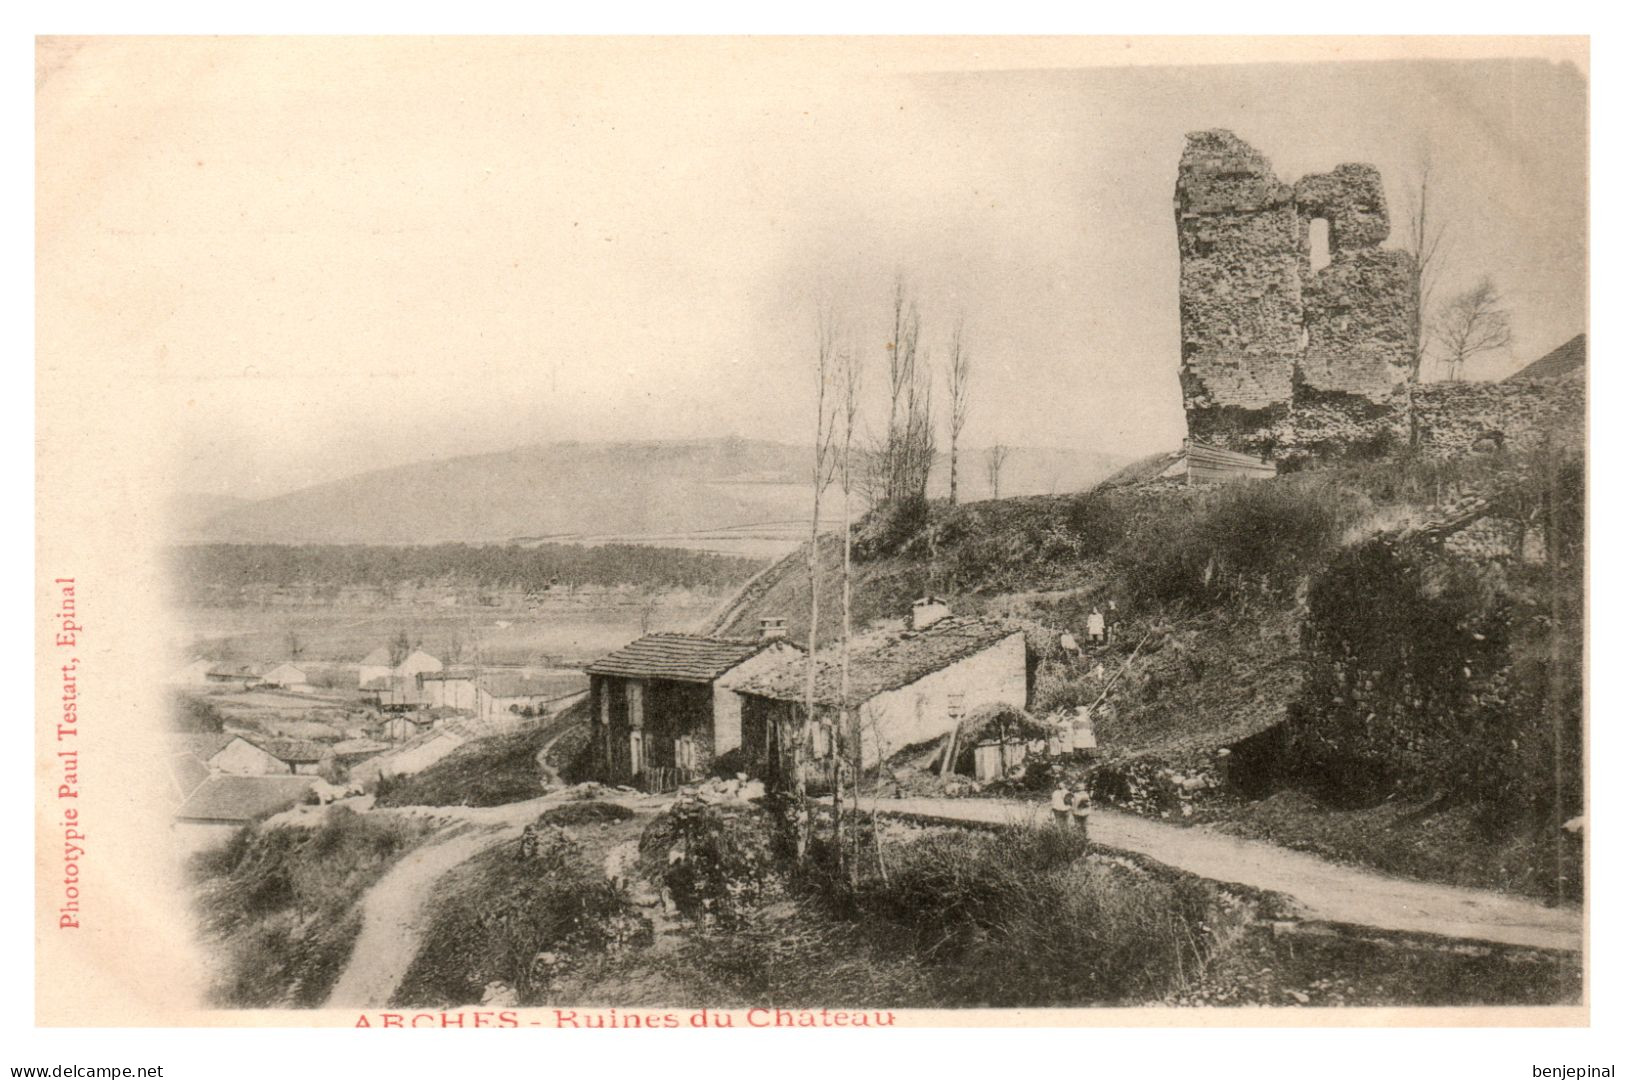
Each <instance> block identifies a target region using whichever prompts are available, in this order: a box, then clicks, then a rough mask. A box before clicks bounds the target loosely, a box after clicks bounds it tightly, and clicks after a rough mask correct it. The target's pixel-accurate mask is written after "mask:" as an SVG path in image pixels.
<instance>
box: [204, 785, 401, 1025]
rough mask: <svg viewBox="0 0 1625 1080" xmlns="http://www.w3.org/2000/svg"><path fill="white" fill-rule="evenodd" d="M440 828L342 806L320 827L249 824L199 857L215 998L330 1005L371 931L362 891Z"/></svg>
mask: <svg viewBox="0 0 1625 1080" xmlns="http://www.w3.org/2000/svg"><path fill="white" fill-rule="evenodd" d="M432 829H433V825H432V824H431V823H429V822H427V821H408V820H406V819H402V818H397V817H393V816H384V815H372V814H367V815H362V814H356V813H355V812H353V811H351V810H349V809H347V808H345V807H338V806H335V807H332V808H330V809H329V810H328V811H327V813H326V814H325V815H323V817H322V819H321V822H320V824H319V825H317V826H315V827H300V826H282V827H275V828H258V829H243V830H242V831H240V832H239V833H238V834H237V835H236V836H235V837H234V838H233V840H232V841H231V842H230V843H229V844H228V845H227V846H226V847H225V848H223V849H221V850H219V851H216V852H211V853H207V854H202V855H198V856H196V857H194V859H193V861H192V864H191V868H190V869H191V873H192V876H193V879H194V880H195V882H196V884H197V913H198V918H199V922H200V924H201V929H202V931H203V933H204V935H205V936H206V937H207V938H208V939H209V941H210V943H211V945H212V946H213V950H214V953H215V955H216V956H217V957H218V959H219V964H218V967H217V969H216V971H215V978H214V982H213V985H212V986H211V987H210V988H209V991H208V1000H209V1003H210V1004H212V1005H215V1006H219V1007H227V1008H274V1007H306V1008H309V1007H315V1006H318V1005H321V1004H322V1003H323V1002H324V1001H325V1000H326V999H327V995H328V993H329V991H331V990H332V988H333V984H334V982H335V981H336V980H337V979H338V977H339V974H340V973H341V972H342V971H343V969H344V965H345V962H346V961H347V960H348V959H349V957H350V951H351V949H353V948H354V946H355V939H356V936H357V935H358V934H359V933H360V932H361V908H360V900H361V898H362V896H363V895H364V894H365V892H366V890H367V889H368V888H369V887H370V886H371V885H372V884H373V883H374V882H376V881H377V880H378V879H379V878H380V877H382V876H383V874H384V872H385V871H387V870H388V869H389V868H390V866H392V865H393V864H394V863H395V862H396V861H397V860H398V859H400V858H401V857H402V856H403V855H405V854H406V853H407V852H409V851H411V850H412V849H413V848H414V847H416V846H417V845H418V844H420V843H421V842H422V841H423V840H424V839H425V837H426V836H427V835H428V833H429V832H430V831H431V830H432Z"/></svg>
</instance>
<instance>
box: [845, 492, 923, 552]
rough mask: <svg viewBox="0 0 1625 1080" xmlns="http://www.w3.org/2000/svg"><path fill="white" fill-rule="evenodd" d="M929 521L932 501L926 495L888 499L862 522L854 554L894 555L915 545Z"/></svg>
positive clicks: (854, 543) (855, 538)
mask: <svg viewBox="0 0 1625 1080" xmlns="http://www.w3.org/2000/svg"><path fill="white" fill-rule="evenodd" d="M930 523H931V504H930V502H928V501H927V500H926V497H925V496H924V495H907V496H903V497H900V498H896V499H889V500H887V501H885V502H882V503H881V504H880V505H878V506H876V507H875V508H874V509H873V510H871V511H870V512H869V513H868V514H867V515H866V516H865V517H864V519H863V520H862V521H861V522H859V524H858V528H857V530H856V535H855V536H854V537H853V545H852V550H853V555H854V556H855V557H856V558H860V559H878V558H882V557H884V556H887V555H895V554H897V553H899V552H901V551H902V550H904V549H905V548H907V547H908V546H909V545H910V544H912V543H913V542H914V540H916V539H917V538H918V537H919V536H920V535H921V534H922V533H924V532H925V530H926V529H927V527H929V525H930Z"/></svg>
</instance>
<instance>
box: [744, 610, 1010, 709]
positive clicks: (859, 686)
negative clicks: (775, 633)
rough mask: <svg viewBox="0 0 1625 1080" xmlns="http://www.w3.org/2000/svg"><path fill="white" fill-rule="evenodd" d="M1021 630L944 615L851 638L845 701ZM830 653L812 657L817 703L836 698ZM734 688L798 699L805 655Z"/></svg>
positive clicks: (803, 686) (803, 690) (836, 667)
mask: <svg viewBox="0 0 1625 1080" xmlns="http://www.w3.org/2000/svg"><path fill="white" fill-rule="evenodd" d="M1021 632H1022V631H1021V629H1020V628H1019V627H1016V626H1011V625H1009V624H1006V623H1001V622H996V621H994V620H992V619H973V618H961V617H957V616H950V617H948V618H946V619H942V620H940V621H938V622H935V623H932V624H931V625H930V626H929V627H927V628H926V629H924V630H892V631H886V632H882V633H876V634H866V635H864V636H863V637H860V638H855V639H853V641H852V652H851V693H850V697H849V699H848V700H849V701H850V702H851V703H854V704H855V703H857V702H862V701H867V700H868V699H870V698H872V697H874V696H875V695H876V694H880V693H884V692H885V691H887V690H895V689H897V688H898V687H901V686H907V685H908V684H909V683H913V682H918V681H919V680H920V679H923V678H925V676H927V675H929V674H931V673H932V672H934V671H941V670H942V669H943V668H945V667H948V666H949V665H950V664H953V663H956V662H958V661H960V660H963V659H964V658H965V657H967V656H972V655H974V654H976V653H979V652H981V651H983V650H984V649H988V648H991V647H992V646H994V645H996V644H998V643H999V642H1001V641H1003V640H1004V639H1005V638H1007V637H1009V636H1010V635H1012V634H1019V633H1021ZM832 652H833V650H827V651H825V652H824V653H822V654H821V655H820V657H819V661H818V674H817V677H816V679H815V681H814V686H813V699H814V700H815V701H816V702H817V703H819V704H821V705H838V704H840V700H841V665H840V661H839V659H838V658H837V657H834V656H832V655H831V654H832ZM734 689H735V690H737V691H739V692H740V693H745V694H755V695H756V696H758V697H765V698H773V699H775V700H778V701H803V700H805V699H806V694H807V658H806V657H805V656H795V657H790V658H787V659H786V660H785V661H784V662H783V663H782V664H777V665H775V666H774V667H773V668H772V670H770V671H765V672H763V673H762V674H760V675H757V676H755V677H754V678H750V679H746V680H745V681H744V682H742V683H740V684H739V685H738V686H736V687H734Z"/></svg>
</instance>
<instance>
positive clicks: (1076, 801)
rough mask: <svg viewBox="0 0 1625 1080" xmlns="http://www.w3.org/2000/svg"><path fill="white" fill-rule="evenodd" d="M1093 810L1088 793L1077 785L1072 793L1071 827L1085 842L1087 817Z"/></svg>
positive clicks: (1087, 826) (1087, 835)
mask: <svg viewBox="0 0 1625 1080" xmlns="http://www.w3.org/2000/svg"><path fill="white" fill-rule="evenodd" d="M1094 809H1095V804H1094V801H1093V800H1091V799H1090V798H1089V792H1088V791H1086V790H1084V787H1083V785H1082V784H1079V785H1078V786H1077V788H1075V789H1074V790H1073V792H1072V827H1073V828H1074V829H1076V830H1077V833H1078V835H1079V836H1081V837H1083V839H1084V841H1085V842H1087V841H1088V839H1089V815H1090V814H1091V813H1093V812H1094Z"/></svg>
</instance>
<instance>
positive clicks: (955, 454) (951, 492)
mask: <svg viewBox="0 0 1625 1080" xmlns="http://www.w3.org/2000/svg"><path fill="white" fill-rule="evenodd" d="M969 410H970V353H969V352H967V351H966V349H965V318H964V316H963V315H961V316H960V317H959V318H958V319H957V320H956V321H955V322H954V334H953V338H952V339H951V340H950V341H949V342H948V504H949V505H950V506H952V505H955V504H957V503H958V502H959V433H960V432H961V431H963V430H965V417H966V415H967V414H968V413H969Z"/></svg>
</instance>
